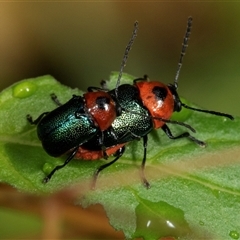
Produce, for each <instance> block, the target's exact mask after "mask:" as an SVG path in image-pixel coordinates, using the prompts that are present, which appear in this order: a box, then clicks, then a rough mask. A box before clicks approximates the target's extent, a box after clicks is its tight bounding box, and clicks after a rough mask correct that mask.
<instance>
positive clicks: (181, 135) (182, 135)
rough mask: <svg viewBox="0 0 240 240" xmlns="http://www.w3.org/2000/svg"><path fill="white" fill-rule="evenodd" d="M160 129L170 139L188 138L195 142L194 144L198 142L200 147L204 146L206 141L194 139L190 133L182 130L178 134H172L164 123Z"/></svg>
mask: <svg viewBox="0 0 240 240" xmlns="http://www.w3.org/2000/svg"><path fill="white" fill-rule="evenodd" d="M162 130H163V131H164V132H165V134H166V135H167V136H168V137H169V138H170V139H179V138H185V137H186V138H189V139H190V140H191V141H193V142H195V143H196V144H198V145H199V146H200V147H205V146H206V143H205V142H203V141H201V140H198V139H196V138H195V137H193V136H192V135H190V133H188V132H184V133H182V134H180V135H178V136H173V135H172V133H171V130H170V129H169V127H168V126H167V125H166V124H164V125H163V126H162Z"/></svg>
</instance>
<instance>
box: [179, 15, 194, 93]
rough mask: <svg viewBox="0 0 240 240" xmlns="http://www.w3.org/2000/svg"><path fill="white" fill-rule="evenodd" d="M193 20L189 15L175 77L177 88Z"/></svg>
mask: <svg viewBox="0 0 240 240" xmlns="http://www.w3.org/2000/svg"><path fill="white" fill-rule="evenodd" d="M192 21H193V19H192V17H188V21H187V29H186V33H185V36H184V38H183V43H182V51H181V54H180V59H179V62H178V67H177V72H176V76H175V79H174V87H175V89H177V88H178V77H179V74H180V71H181V68H182V62H183V57H184V55H185V53H186V49H187V47H188V40H189V36H190V34H191V29H192Z"/></svg>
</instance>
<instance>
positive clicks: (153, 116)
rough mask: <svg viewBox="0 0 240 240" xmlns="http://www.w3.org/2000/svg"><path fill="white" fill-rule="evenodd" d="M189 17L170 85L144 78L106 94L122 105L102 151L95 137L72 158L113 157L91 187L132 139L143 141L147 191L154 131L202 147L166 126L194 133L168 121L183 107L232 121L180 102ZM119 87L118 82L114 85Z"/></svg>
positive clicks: (96, 174) (106, 133)
mask: <svg viewBox="0 0 240 240" xmlns="http://www.w3.org/2000/svg"><path fill="white" fill-rule="evenodd" d="M191 26H192V18H191V17H189V18H188V25H187V30H186V33H185V36H184V40H183V45H182V51H181V55H180V60H179V63H178V69H177V73H176V76H175V79H174V83H173V84H168V85H165V84H163V83H161V82H158V81H149V79H148V77H147V76H146V75H145V76H144V77H143V78H138V79H135V80H134V81H133V85H131V84H123V85H120V86H119V87H118V88H117V92H116V89H114V90H111V91H109V94H110V95H111V96H113V97H114V98H117V99H118V103H119V105H120V106H121V110H122V113H121V115H120V116H118V117H116V119H115V120H114V121H113V123H112V125H111V129H110V128H109V129H107V130H105V131H104V132H103V135H104V146H105V147H106V149H105V152H103V151H102V150H101V149H100V148H99V145H98V138H99V137H100V136H99V135H98V134H97V135H96V136H95V137H93V138H92V139H90V140H89V141H87V142H86V143H84V144H83V145H81V146H80V147H79V149H78V152H77V153H76V156H75V158H79V159H85V160H96V159H100V158H102V157H103V156H104V155H107V156H110V155H112V154H114V155H115V158H114V159H113V160H112V161H111V162H109V163H106V164H104V165H102V166H100V167H99V168H98V169H97V170H96V171H95V173H94V181H93V188H94V186H95V184H96V180H97V177H98V175H99V173H100V172H101V171H102V170H103V169H105V168H106V167H109V166H110V165H112V164H113V163H115V162H116V161H117V160H118V159H119V158H120V157H121V156H122V155H123V153H124V151H125V145H126V144H127V143H129V142H131V141H133V140H139V139H141V138H142V139H143V148H144V155H143V159H142V164H141V179H142V182H143V184H144V186H145V187H146V188H149V187H150V184H149V182H148V181H147V179H146V177H145V174H144V168H145V163H146V159H147V143H148V134H149V133H150V132H151V131H152V130H153V129H158V128H161V129H162V130H163V131H164V133H165V134H166V135H167V136H168V137H169V138H170V139H179V138H189V139H190V140H191V141H193V142H195V143H196V144H198V145H199V146H202V147H205V145H206V144H205V142H203V141H201V140H198V139H196V138H195V137H193V136H192V135H190V133H189V132H183V133H182V134H180V135H178V136H173V134H172V133H171V130H170V129H169V127H168V126H167V123H172V124H179V125H183V126H185V127H187V128H189V129H190V130H191V131H193V132H195V130H194V129H193V128H192V127H191V126H189V125H187V124H184V123H181V122H178V121H172V120H170V117H171V115H172V113H173V112H180V111H181V110H182V108H183V107H184V108H187V109H190V110H193V111H199V112H204V113H208V114H213V115H217V116H222V117H227V118H229V119H231V120H233V119H234V118H233V116H231V115H230V114H225V113H220V112H216V111H209V110H203V109H198V108H193V107H191V106H188V105H186V104H185V103H183V102H182V101H181V100H180V97H179V95H178V92H177V89H178V77H179V73H180V70H181V66H182V60H183V56H184V54H185V52H186V47H187V43H188V39H189V36H190V32H191ZM117 86H118V83H117Z"/></svg>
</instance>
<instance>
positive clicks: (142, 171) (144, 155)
mask: <svg viewBox="0 0 240 240" xmlns="http://www.w3.org/2000/svg"><path fill="white" fill-rule="evenodd" d="M147 143H148V136H147V135H145V136H143V150H144V152H143V159H142V165H141V172H140V174H141V179H142V183H143V185H144V187H146V188H147V189H149V188H150V187H151V185H150V183H149V182H148V180H147V179H146V177H145V173H144V170H145V164H146V160H147Z"/></svg>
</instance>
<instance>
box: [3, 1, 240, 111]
mask: <svg viewBox="0 0 240 240" xmlns="http://www.w3.org/2000/svg"><path fill="white" fill-rule="evenodd" d="M239 12H240V4H239V3H230V2H225V3H220V2H219V3H218V2H210V3H209V2H193V3H191V2H188V3H187V2H179V3H178V2H125V1H124V2H123V1H122V2H98V1H94V2H91V1H89V2H54V1H53V2H40V1H39V2H31V1H29V2H25V3H24V2H21V3H20V2H12V3H10V2H9V3H8V2H5V3H0V15H1V21H0V53H1V54H0V79H1V80H0V89H3V88H5V87H7V86H9V85H10V84H12V83H14V82H16V81H19V80H22V79H25V78H30V77H37V76H41V75H44V74H51V75H53V76H54V77H55V78H57V79H58V80H59V81H60V82H62V83H64V84H66V85H69V86H71V87H78V88H81V89H83V90H86V88H87V86H89V85H95V86H96V85H98V84H99V81H100V80H101V79H108V77H109V74H110V72H111V71H113V70H114V71H118V70H119V68H120V62H121V60H122V56H123V52H124V49H125V46H126V44H127V42H128V40H129V38H130V35H131V32H132V28H133V23H134V21H135V20H138V21H139V33H138V37H137V40H136V41H135V44H134V46H133V49H132V51H131V52H130V56H129V60H128V63H127V67H126V68H125V72H128V73H130V74H132V75H135V76H137V77H141V76H142V75H143V74H148V75H149V76H150V78H151V79H158V80H161V81H163V82H165V83H169V82H172V81H173V78H174V75H175V72H176V68H177V62H178V59H179V54H180V49H181V43H182V39H183V35H184V31H185V28H186V21H187V17H188V16H190V15H191V16H192V17H193V20H194V21H193V29H192V35H191V40H190V43H189V48H188V49H187V55H186V57H185V59H184V65H183V68H182V72H181V74H180V82H179V87H180V88H179V92H180V95H181V96H184V97H185V98H187V99H189V100H190V101H192V102H194V103H197V104H198V105H200V106H202V107H204V108H208V109H215V110H218V111H223V112H229V113H231V114H235V115H240V108H239V106H238V103H239V102H240V94H239V89H240V79H239V74H240V68H239V54H240V44H239V43H240V17H239Z"/></svg>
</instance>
